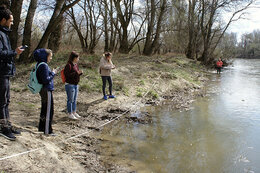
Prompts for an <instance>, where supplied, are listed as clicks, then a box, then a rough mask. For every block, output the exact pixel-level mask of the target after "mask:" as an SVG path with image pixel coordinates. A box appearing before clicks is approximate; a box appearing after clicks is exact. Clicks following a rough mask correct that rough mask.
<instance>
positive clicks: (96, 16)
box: [68, 0, 102, 54]
mask: <svg viewBox="0 0 260 173" xmlns="http://www.w3.org/2000/svg"><path fill="white" fill-rule="evenodd" d="M78 5H79V7H80V10H82V11H83V12H84V16H83V17H79V16H80V15H78V17H77V16H76V15H75V10H74V9H73V8H71V9H70V10H69V11H68V15H69V16H70V18H71V21H70V22H71V24H72V26H73V27H74V29H75V30H76V32H77V34H78V37H79V40H80V43H81V48H82V50H83V52H87V53H90V54H93V53H95V51H94V49H95V47H96V46H97V44H98V41H99V39H100V37H101V35H102V29H101V28H102V26H100V24H99V23H98V22H99V21H100V15H101V7H100V3H99V2H98V1H94V0H84V1H83V2H82V3H79V4H78Z"/></svg>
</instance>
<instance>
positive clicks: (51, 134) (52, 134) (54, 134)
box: [48, 132, 58, 136]
mask: <svg viewBox="0 0 260 173" xmlns="http://www.w3.org/2000/svg"><path fill="white" fill-rule="evenodd" d="M48 135H49V136H58V135H57V134H56V133H53V132H52V133H50V134H48Z"/></svg>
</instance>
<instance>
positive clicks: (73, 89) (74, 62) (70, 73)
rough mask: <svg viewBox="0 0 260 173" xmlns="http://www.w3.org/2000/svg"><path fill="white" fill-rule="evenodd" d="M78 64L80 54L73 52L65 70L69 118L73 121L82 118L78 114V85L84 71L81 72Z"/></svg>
mask: <svg viewBox="0 0 260 173" xmlns="http://www.w3.org/2000/svg"><path fill="white" fill-rule="evenodd" d="M78 62H79V54H78V53H76V52H74V51H73V52H71V54H70V57H69V60H68V63H67V65H66V66H65V68H64V75H65V78H66V81H65V90H66V93H67V110H68V117H69V118H70V119H73V120H76V119H78V118H80V116H79V115H78V114H77V113H76V106H77V97H78V83H79V80H80V75H82V71H81V70H79V66H78Z"/></svg>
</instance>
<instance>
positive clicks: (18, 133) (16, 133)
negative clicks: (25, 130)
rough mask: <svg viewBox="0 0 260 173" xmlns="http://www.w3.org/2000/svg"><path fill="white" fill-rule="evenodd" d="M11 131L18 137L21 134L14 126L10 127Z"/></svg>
mask: <svg viewBox="0 0 260 173" xmlns="http://www.w3.org/2000/svg"><path fill="white" fill-rule="evenodd" d="M11 131H12V133H13V134H15V135H20V134H21V131H20V130H19V129H17V128H15V127H14V126H11Z"/></svg>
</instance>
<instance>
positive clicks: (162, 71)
mask: <svg viewBox="0 0 260 173" xmlns="http://www.w3.org/2000/svg"><path fill="white" fill-rule="evenodd" d="M96 59H97V60H93V58H87V57H86V58H84V57H82V58H81V62H80V68H81V69H83V70H84V75H83V76H82V78H81V82H80V84H79V85H80V91H79V96H78V105H77V106H78V107H77V109H78V114H79V115H80V116H81V118H80V120H70V119H68V117H67V114H66V93H65V90H64V85H63V84H62V83H61V79H60V76H57V77H56V78H55V92H54V112H55V113H54V121H53V128H54V132H55V133H56V134H57V136H55V137H53V136H46V135H43V134H42V133H39V132H38V131H37V126H38V122H39V114H40V107H41V105H40V96H39V95H37V94H36V95H34V94H31V93H30V91H29V90H28V89H27V88H26V84H27V83H28V82H27V81H28V76H29V72H30V69H31V66H32V65H33V64H31V66H29V67H28V66H26V65H18V66H17V75H16V77H15V78H13V79H12V84H11V104H10V108H9V109H10V115H11V121H12V123H13V124H14V125H15V126H16V127H18V128H20V129H21V130H22V135H21V136H17V140H16V141H14V142H13V141H9V140H6V139H5V138H3V137H1V138H0V141H1V142H0V149H1V150H0V172H46V173H47V172H135V170H132V169H130V168H129V167H127V165H119V164H117V163H111V162H109V161H108V160H107V157H104V155H103V152H101V149H100V147H99V145H100V143H102V141H104V140H105V139H101V138H98V137H95V136H93V131H101V130H102V127H103V126H104V124H106V123H108V122H109V121H111V120H114V119H115V120H114V121H121V120H125V122H126V123H133V122H135V121H138V122H140V123H149V121H150V119H149V116H143V117H142V119H138V118H133V117H131V116H130V115H131V112H134V111H135V110H137V109H139V108H140V107H142V106H144V105H147V104H149V105H155V104H160V103H161V102H162V101H163V100H170V101H172V102H173V103H174V105H175V108H176V109H188V108H189V104H190V103H191V102H192V101H193V100H194V98H195V97H197V96H201V95H202V93H203V92H202V90H203V86H204V84H205V83H206V81H207V77H206V73H205V71H206V70H205V68H204V67H203V66H202V65H200V64H199V63H198V62H196V61H193V60H189V59H186V58H184V57H183V56H181V55H166V56H154V57H140V56H123V55H121V56H118V57H115V58H114V64H115V65H116V67H117V68H116V69H115V70H114V71H113V73H112V76H113V83H114V85H113V86H114V94H115V95H116V96H117V97H116V99H109V100H106V101H105V100H103V99H102V94H101V79H100V77H99V75H98V72H97V71H98V70H97V64H98V60H99V59H98V58H96ZM61 61H62V59H59V58H57V60H56V61H54V62H53V63H52V64H50V66H51V67H56V66H57V63H58V62H59V63H60V62H61ZM144 115H145V114H144ZM118 116H120V118H117V117H118ZM25 152H26V153H25ZM18 153H20V155H17V154H18ZM9 156H11V157H10V158H8V157H9Z"/></svg>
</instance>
